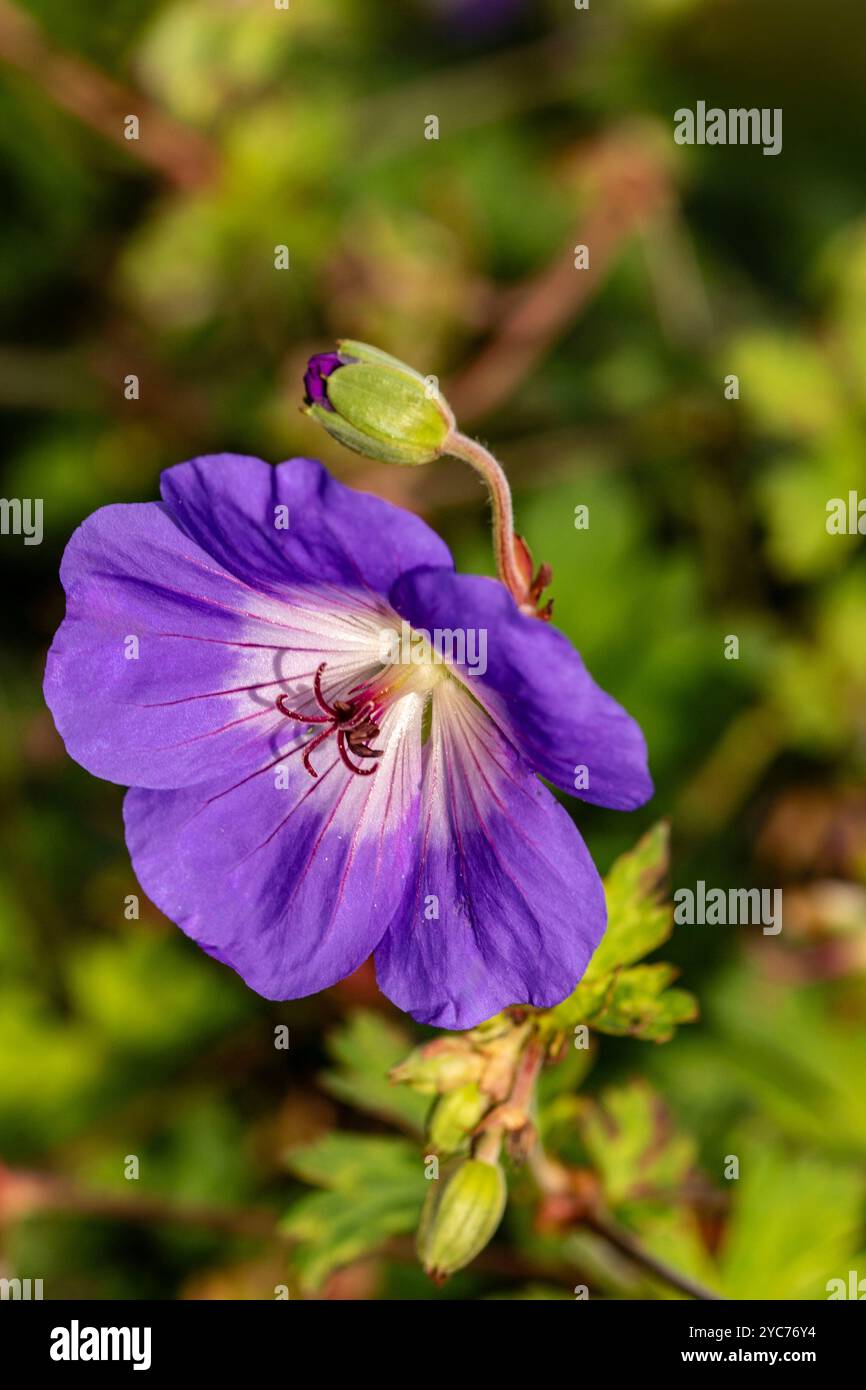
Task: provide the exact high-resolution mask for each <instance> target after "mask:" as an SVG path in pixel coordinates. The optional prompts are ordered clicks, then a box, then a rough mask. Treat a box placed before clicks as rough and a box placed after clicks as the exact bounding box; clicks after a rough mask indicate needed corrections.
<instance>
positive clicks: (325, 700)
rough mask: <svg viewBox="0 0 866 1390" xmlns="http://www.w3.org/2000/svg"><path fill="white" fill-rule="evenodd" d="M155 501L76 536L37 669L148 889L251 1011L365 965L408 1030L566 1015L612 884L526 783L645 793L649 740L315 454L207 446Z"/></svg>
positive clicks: (547, 646)
mask: <svg viewBox="0 0 866 1390" xmlns="http://www.w3.org/2000/svg"><path fill="white" fill-rule="evenodd" d="M162 498H163V501H162V503H155V502H149V503H144V504H137V505H131V506H130V505H118V506H109V507H104V508H103V509H102V510H101V511H98V512H96V513H95V514H94V515H93V516H91V517H89V518H88V520H87V521H85V522H84V524H83V525H82V526H81V527H80V528H79V529H78V530H77V531H76V533H75V535H74V536H73V537H72V539H71V541H70V542H69V545H68V547H67V549H66V554H65V556H64V558H63V565H62V570H61V577H62V580H63V584H64V587H65V589H66V593H67V614H66V618H65V621H64V622H63V624H62V625H61V627H60V629H59V631H58V632H57V635H56V637H55V639H54V643H53V645H52V648H51V651H50V653H49V656H48V663H47V670H46V677H45V695H46V699H47V701H48V704H49V706H50V708H51V710H52V712H53V715H54V718H55V721H56V723H57V727H58V729H59V731H60V733H61V735H62V737H63V738H64V740H65V742H66V746H67V749H68V750H69V752H70V754H71V755H72V757H74V758H75V759H77V761H78V762H80V763H82V764H83V765H84V766H85V767H86V768H88V769H89V770H90V771H91V772H92V773H94V774H96V775H97V776H99V777H105V778H107V779H108V780H109V781H112V782H119V783H122V784H123V785H126V786H129V787H130V788H131V790H130V791H129V792H128V793H127V796H126V801H125V805H124V818H125V823H126V838H127V844H128V846H129V850H130V854H131V856H132V862H133V865H134V868H135V871H136V874H137V875H138V878H139V880H140V882H141V884H142V887H143V888H144V890H145V892H146V893H147V894H148V895H149V896H150V897H151V898H152V899H153V901H154V902H155V903H156V904H157V905H158V906H159V907H160V908H161V910H162V911H163V912H164V913H166V914H167V915H168V916H169V917H170V918H172V919H173V920H174V921H175V922H177V923H178V925H179V926H180V927H182V929H183V930H184V931H185V932H186V933H187V934H188V935H189V936H191V937H192V938H193V939H194V940H195V941H197V942H198V943H199V945H201V946H202V947H203V948H204V950H206V951H207V952H209V953H210V954H211V955H212V956H215V957H216V958H217V959H218V960H221V961H224V962H225V963H226V964H227V965H230V966H232V968H233V969H235V970H236V971H238V973H239V974H240V975H242V976H243V978H244V979H245V980H246V982H247V983H248V984H249V985H250V986H251V987H252V988H253V989H255V990H257V991H258V993H259V994H262V995H265V996H266V997H267V998H272V999H287V998H296V997H299V996H301V995H306V994H311V993H313V992H315V991H317V990H320V989H323V988H325V987H326V986H329V985H332V984H334V983H335V982H336V981H337V980H340V979H342V978H343V977H344V976H345V975H348V974H349V973H350V972H351V971H353V970H354V969H355V968H356V967H357V966H359V965H360V964H361V963H362V962H363V961H364V960H365V959H366V958H367V957H368V956H369V955H370V953H371V952H375V958H376V967H377V973H378V979H379V983H380V986H381V988H382V989H383V991H384V992H385V994H387V995H388V997H389V998H390V999H392V1000H393V1001H394V1003H395V1004H397V1005H398V1006H399V1007H400V1008H401V1009H405V1010H407V1011H408V1012H409V1013H411V1014H412V1015H414V1017H415V1018H417V1019H418V1020H420V1021H421V1022H424V1023H430V1024H434V1025H437V1026H440V1027H445V1028H468V1027H471V1026H473V1025H475V1024H477V1023H479V1022H481V1021H482V1020H484V1019H486V1018H488V1017H490V1016H491V1015H492V1014H494V1013H496V1012H498V1011H499V1010H500V1009H502V1008H504V1007H505V1006H506V1005H509V1004H515V1003H517V1004H534V1005H538V1006H545V1007H546V1006H550V1005H553V1004H556V1003H558V1002H559V1001H560V1000H561V999H562V998H564V996H565V995H566V994H568V993H569V991H570V990H571V989H572V988H573V987H574V985H575V983H576V982H577V981H578V980H579V978H580V977H581V975H582V973H583V971H584V969H585V968H586V965H587V962H588V961H589V958H590V956H591V955H592V953H593V951H594V949H595V947H596V946H597V944H598V941H599V939H600V937H601V935H602V933H603V931H604V924H605V905H604V894H603V890H602V886H601V882H600V880H599V877H598V874H597V872H596V870H595V867H594V865H593V863H592V860H591V859H590V857H589V854H588V852H587V850H586V847H585V845H584V843H583V841H582V839H581V837H580V835H579V834H578V832H577V830H576V829H575V827H574V825H573V823H572V821H571V819H570V817H569V815H568V814H567V812H566V811H565V810H564V809H563V807H561V806H560V805H559V804H558V802H557V801H556V800H555V798H554V797H553V796H552V795H551V793H550V792H549V791H548V790H547V789H546V788H545V787H544V786H543V785H542V784H541V782H540V781H539V780H538V776H537V775H536V774H540V775H541V776H543V777H545V778H547V779H548V780H549V781H551V782H553V783H554V784H555V785H557V786H558V787H561V788H563V789H565V790H566V791H572V789H573V786H574V774H575V768H576V766H577V765H579V764H583V765H585V766H586V768H587V769H588V788H587V789H586V790H585V791H584V792H582V795H583V796H584V797H585V799H586V800H589V801H593V802H596V803H598V804H600V805H602V806H612V807H617V808H621V809H628V808H631V807H635V806H638V805H640V804H641V803H642V802H643V801H645V800H646V799H647V797H648V796H649V795H650V794H651V790H652V787H651V783H650V779H649V774H648V772H647V765H646V749H645V745H644V741H643V738H642V736H641V733H640V730H639V729H638V727H637V725H636V724H635V723H634V722H633V721H632V719H631V718H629V716H628V715H627V714H626V713H625V712H624V711H623V710H622V709H621V708H620V706H619V705H618V704H616V703H615V701H614V700H612V699H611V697H610V696H609V695H606V694H605V693H604V692H603V691H602V690H600V689H599V687H598V686H597V685H596V684H595V683H594V681H593V680H592V678H591V677H590V676H589V675H588V673H587V672H586V670H585V668H584V666H583V663H582V662H581V659H580V657H579V656H578V654H577V653H576V652H575V651H574V649H573V648H572V647H571V645H570V644H569V642H568V641H567V640H566V638H565V637H563V636H562V634H561V633H559V632H557V631H556V630H555V629H554V628H552V627H550V626H548V625H547V624H545V623H541V622H538V621H537V620H536V619H534V618H530V617H526V616H524V615H523V614H521V613H520V612H519V611H518V609H517V607H516V605H515V603H514V601H513V599H512V598H511V596H510V595H509V594H508V592H507V591H506V590H505V589H504V588H503V587H502V585H501V584H499V583H497V582H496V581H494V580H491V579H484V578H480V577H477V576H468V575H459V574H457V573H455V571H454V567H453V561H452V559H451V556H450V554H449V552H448V550H447V548H446V546H445V545H444V543H443V542H442V541H441V540H440V539H439V537H438V536H437V535H435V533H434V532H433V531H431V530H430V529H429V528H428V527H427V526H426V525H425V524H424V522H423V521H421V520H420V519H419V518H417V517H415V516H412V515H411V514H410V513H408V512H405V511H402V510H401V509H399V508H397V507H394V506H391V505H389V504H388V503H387V502H384V501H381V500H380V499H379V498H376V497H371V496H367V495H366V494H363V493H357V492H354V491H352V490H351V489H350V488H347V487H343V486H342V485H341V484H340V483H338V482H335V481H334V479H333V478H331V477H330V476H329V475H328V473H327V472H326V471H325V469H324V468H323V467H322V465H321V464H319V463H317V462H315V461H313V460H311V459H293V460H291V461H290V462H288V463H283V464H280V465H279V467H277V468H271V467H270V466H269V465H267V464H265V463H263V462H262V461H261V460H260V459H254V458H244V457H238V456H235V455H231V454H225V455H217V456H214V457H211V458H199V459H195V460H193V461H192V462H190V463H183V464H180V465H178V466H177V467H176V468H170V469H169V470H168V471H167V472H166V473H164V474H163V477H162ZM443 633H444V634H445V636H444V637H442V636H441V634H443ZM461 634H463V635H464V637H465V636H466V635H467V634H469V635H470V636H471V634H475V640H474V641H472V642H470V641H469V640H468V639H467V641H466V643H465V646H466V650H465V651H463V650H461V643H460V641H459V640H458V639H459V638H460V636H461ZM480 634H483V635H484V644H483V645H484V652H485V661H484V662H483V663H482V662H480V661H479V660H477V654H478V652H479V651H480V650H481V647H482V643H481V641H480V637H479V635H480ZM407 636H408V638H409V643H410V651H411V653H412V655H411V656H410V659H408V660H406V659H405V657H406V639H407ZM448 642H450V644H451V645H450V648H449V652H450V655H449V659H448V660H443V659H442V652H443V651H444V650H445V646H446V645H447V643H448ZM401 643H402V647H401ZM437 643H438V644H439V645H438V646H437V645H436V644H437ZM482 665H483V666H484V668H485V669H484V670H483V673H482Z"/></svg>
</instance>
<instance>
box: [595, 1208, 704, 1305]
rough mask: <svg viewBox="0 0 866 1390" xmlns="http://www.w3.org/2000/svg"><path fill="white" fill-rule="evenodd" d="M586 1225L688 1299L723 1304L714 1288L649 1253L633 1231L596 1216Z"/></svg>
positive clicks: (603, 1217)
mask: <svg viewBox="0 0 866 1390" xmlns="http://www.w3.org/2000/svg"><path fill="white" fill-rule="evenodd" d="M583 1224H584V1225H585V1226H587V1227H588V1228H589V1230H591V1231H595V1233H596V1235H599V1236H602V1237H603V1238H604V1239H605V1240H606V1241H608V1242H609V1243H610V1244H611V1245H612V1246H613V1247H614V1249H616V1250H619V1251H620V1253H621V1254H623V1255H627V1256H628V1258H629V1259H630V1260H633V1261H634V1263H635V1264H637V1265H640V1266H642V1268H643V1269H645V1270H646V1271H647V1273H649V1274H652V1275H654V1276H655V1277H656V1278H657V1279H661V1280H662V1281H663V1282H664V1283H665V1284H669V1285H670V1287H671V1288H672V1289H676V1290H677V1291H678V1292H679V1293H684V1294H686V1296H687V1297H688V1298H697V1299H701V1300H704V1301H706V1302H712V1303H716V1302H718V1303H722V1302H724V1301H725V1300H724V1295H723V1294H720V1293H716V1292H715V1290H713V1289H708V1288H705V1287H704V1285H703V1284H699V1283H698V1282H697V1280H696V1279H691V1278H690V1277H689V1276H688V1275H687V1274H681V1273H680V1271H679V1270H678V1269H674V1268H673V1266H672V1265H669V1264H667V1263H666V1261H664V1260H660V1259H659V1257H658V1256H657V1255H654V1254H653V1252H652V1251H651V1250H648V1249H647V1248H646V1246H645V1245H643V1244H642V1243H641V1242H640V1241H639V1240H637V1239H636V1237H635V1236H633V1235H632V1234H631V1232H630V1231H627V1230H625V1228H624V1227H622V1226H620V1225H618V1224H617V1223H616V1222H614V1221H611V1220H609V1219H608V1218H607V1217H605V1216H601V1215H600V1214H597V1213H593V1214H592V1215H590V1216H587V1217H585V1218H584V1222H583Z"/></svg>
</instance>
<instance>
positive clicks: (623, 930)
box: [585, 821, 673, 980]
mask: <svg viewBox="0 0 866 1390" xmlns="http://www.w3.org/2000/svg"><path fill="white" fill-rule="evenodd" d="M669 863H670V827H669V825H668V823H667V821H659V822H658V824H657V825H654V826H653V827H652V829H651V830H648V831H647V833H646V835H644V836H643V837H642V839H640V840H639V841H638V843H637V844H636V845H635V847H634V849H632V850H629V852H628V853H627V854H622V855H620V857H619V859H617V861H616V863H615V864H614V865H613V867H612V869H611V870H610V873H609V874H608V875H607V877H606V878H605V880H604V892H605V897H606V898H607V923H608V925H607V931H606V932H605V934H604V936H603V937H602V939H601V943H600V945H599V947H598V950H597V951H596V953H595V955H594V956H593V958H592V960H591V961H590V963H589V968H588V969H587V972H586V976H585V979H586V980H595V979H598V978H599V977H600V976H602V975H606V974H607V973H608V972H609V971H611V970H615V969H616V968H617V967H619V966H623V965H632V964H633V963H634V962H635V961H638V960H642V959H643V957H644V956H647V955H649V953H650V951H654V950H655V949H656V947H657V946H661V944H662V942H664V941H667V939H668V937H669V936H670V934H671V931H672V929H673V909H672V907H671V905H670V903H666V902H663V901H662V899H661V895H660V890H661V886H662V884H663V882H664V879H665V875H666V874H667V871H668V866H669Z"/></svg>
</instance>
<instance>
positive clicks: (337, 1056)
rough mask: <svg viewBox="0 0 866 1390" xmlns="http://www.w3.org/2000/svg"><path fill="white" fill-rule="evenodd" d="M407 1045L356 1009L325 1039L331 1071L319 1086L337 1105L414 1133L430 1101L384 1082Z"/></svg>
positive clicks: (406, 1039) (399, 1034)
mask: <svg viewBox="0 0 866 1390" xmlns="http://www.w3.org/2000/svg"><path fill="white" fill-rule="evenodd" d="M411 1045H412V1044H411V1039H410V1038H409V1037H408V1036H407V1034H406V1033H404V1032H403V1030H402V1029H400V1028H396V1027H394V1026H393V1024H390V1023H387V1022H386V1021H385V1020H384V1019H383V1018H382V1017H381V1016H380V1015H379V1014H377V1013H373V1012H372V1011H371V1010H366V1009H359V1010H357V1011H356V1012H355V1013H353V1014H352V1015H351V1016H350V1018H349V1019H348V1021H347V1022H346V1023H345V1024H344V1025H343V1026H342V1027H340V1028H338V1029H336V1030H335V1031H334V1032H333V1033H331V1034H330V1036H329V1038H328V1042H327V1047H328V1052H329V1054H330V1056H331V1057H332V1058H333V1060H334V1062H336V1064H337V1066H336V1069H335V1070H333V1071H328V1072H325V1074H324V1075H323V1077H322V1083H323V1085H324V1086H325V1088H326V1090H328V1091H330V1093H331V1095H332V1096H335V1097H336V1098H337V1100H341V1101H344V1102H345V1103H346V1104H347V1105H353V1106H355V1108H356V1109H358V1110H364V1111H366V1112H367V1113H369V1114H371V1115H377V1116H378V1117H379V1118H380V1119H383V1120H388V1121H390V1122H391V1123H393V1124H396V1125H399V1126H400V1128H402V1129H406V1130H408V1131H409V1132H410V1133H412V1134H420V1133H421V1132H422V1131H423V1128H424V1121H425V1118H426V1115H427V1111H428V1110H429V1109H430V1098H429V1097H428V1096H422V1095H419V1094H418V1092H417V1091H413V1090H412V1089H411V1088H410V1087H408V1086H398V1085H395V1084H394V1082H392V1081H389V1079H388V1073H389V1072H390V1070H391V1068H392V1067H395V1066H396V1065H397V1063H398V1062H401V1061H402V1060H403V1058H404V1057H405V1056H406V1053H407V1052H408V1051H409V1048H410V1047H411Z"/></svg>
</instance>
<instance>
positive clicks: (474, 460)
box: [445, 430, 529, 607]
mask: <svg viewBox="0 0 866 1390" xmlns="http://www.w3.org/2000/svg"><path fill="white" fill-rule="evenodd" d="M445 452H446V453H449V454H452V455H453V457H454V458H458V459H462V460H463V461H464V463H468V464H470V465H471V466H472V467H473V468H474V469H475V471H476V472H477V473H480V474H481V476H482V478H483V479H484V481H485V483H486V484H487V488H488V491H489V493H490V503H491V506H492V508H493V550H494V554H495V556H496V573H497V574H498V576H499V578H500V579H501V581H502V583H503V584H504V585H505V587H506V589H508V591H509V593H510V594H512V595H513V597H514V600H515V602H516V603H517V604H519V605H520V606H521V607H523V606H524V605H525V604H526V602H527V596H528V588H529V585H528V582H527V576H526V572H525V569H524V567H522V566H521V564H520V559H519V555H518V551H517V546H516V544H515V536H514V509H513V507H512V505H511V488H510V487H509V485H508V479H507V478H506V476H505V470H504V469H503V467H502V465H501V464H500V463H498V462H497V460H496V459H495V458H494V457H493V455H492V454H491V452H490V450H489V449H485V447H484V445H483V444H479V443H478V440H477V439H470V438H469V436H468V435H465V434H461V433H460V431H459V430H452V431H451V432H450V434H449V435H448V438H447V439H446V440H445Z"/></svg>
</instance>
